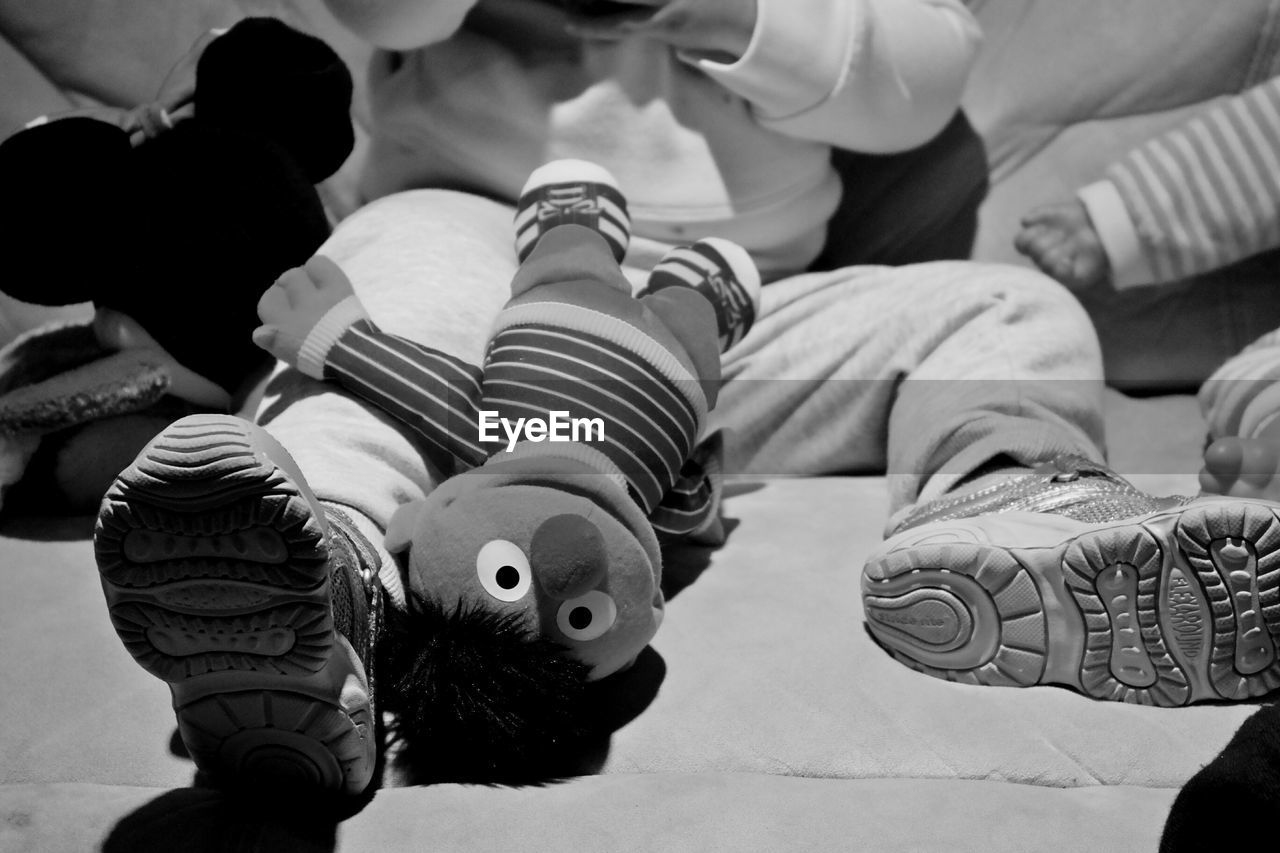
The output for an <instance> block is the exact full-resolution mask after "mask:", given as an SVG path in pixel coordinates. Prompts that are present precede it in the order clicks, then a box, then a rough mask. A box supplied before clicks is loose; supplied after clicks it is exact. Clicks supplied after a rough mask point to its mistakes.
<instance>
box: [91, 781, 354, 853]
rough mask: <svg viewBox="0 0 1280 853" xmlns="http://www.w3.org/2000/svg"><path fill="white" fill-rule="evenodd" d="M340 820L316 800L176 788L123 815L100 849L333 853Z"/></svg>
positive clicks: (111, 852) (110, 852) (115, 852)
mask: <svg viewBox="0 0 1280 853" xmlns="http://www.w3.org/2000/svg"><path fill="white" fill-rule="evenodd" d="M337 840H338V821H337V820H336V819H335V818H334V817H333V816H332V814H331V813H326V810H325V808H324V807H323V806H322V805H321V804H319V803H313V804H310V805H306V804H296V805H293V806H288V805H284V804H282V803H281V801H280V800H279V799H278V798H272V797H266V796H263V797H259V798H249V797H243V796H236V795H233V794H230V793H228V792H225V791H221V790H218V789H216V788H208V787H192V788H178V789H175V790H172V791H168V792H166V793H164V794H161V795H160V796H159V797H156V798H155V799H154V800H152V801H151V802H149V803H147V804H145V805H144V806H142V807H141V808H139V809H136V810H135V811H133V812H132V813H130V814H128V815H126V816H125V817H124V818H122V819H121V820H120V822H119V823H117V824H116V825H115V827H114V828H113V829H112V830H111V832H110V833H109V834H108V835H107V837H106V839H104V840H103V843H102V853H258V851H262V853H332V851H334V850H336V849H337Z"/></svg>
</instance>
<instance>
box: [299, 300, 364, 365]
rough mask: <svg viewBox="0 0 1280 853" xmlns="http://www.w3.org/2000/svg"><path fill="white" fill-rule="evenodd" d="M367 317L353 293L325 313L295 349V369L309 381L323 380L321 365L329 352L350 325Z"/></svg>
mask: <svg viewBox="0 0 1280 853" xmlns="http://www.w3.org/2000/svg"><path fill="white" fill-rule="evenodd" d="M368 316H369V313H368V312H367V311H365V309H364V304H363V303H362V302H361V301H360V300H359V298H357V297H356V296H355V295H354V294H353V295H351V296H348V297H347V298H346V299H344V300H342V301H341V302H339V303H338V304H337V305H335V306H333V307H332V308H330V309H329V310H328V311H326V312H325V314H324V316H323V317H321V318H320V322H318V323H316V324H315V326H313V327H312V329H311V331H310V332H308V333H307V338H306V340H304V341H303V342H302V347H301V348H300V349H299V350H298V369H299V370H301V371H302V372H303V373H305V374H306V375H307V376H310V377H311V378H312V379H324V362H325V358H326V357H327V356H328V355H329V350H331V349H333V345H334V344H336V343H337V342H338V339H339V338H341V337H342V333H343V332H345V331H346V330H347V329H348V328H349V327H350V326H351V325H352V324H353V323H355V322H357V321H359V320H363V319H366V318H367V317H368Z"/></svg>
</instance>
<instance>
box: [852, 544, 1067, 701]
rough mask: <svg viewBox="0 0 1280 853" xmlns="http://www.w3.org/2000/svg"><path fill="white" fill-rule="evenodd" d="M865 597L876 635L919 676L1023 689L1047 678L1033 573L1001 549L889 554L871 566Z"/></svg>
mask: <svg viewBox="0 0 1280 853" xmlns="http://www.w3.org/2000/svg"><path fill="white" fill-rule="evenodd" d="M862 598H863V609H864V612H865V614H866V620H867V626H868V628H869V629H870V631H871V634H872V636H873V637H874V638H875V639H876V641H877V642H879V643H880V645H882V646H883V647H884V648H885V649H886V650H888V651H889V653H890V654H891V655H892V656H893V657H894V658H896V659H897V660H898V661H899V662H901V663H903V664H905V665H906V666H908V667H911V668H912V669H915V670H917V671H919V672H923V673H926V674H928V675H932V676H934V677H937V678H945V679H947V680H949V681H959V682H962V683H966V684H982V685H991V686H996V685H1001V686H1019V687H1026V686H1029V685H1032V684H1038V683H1040V680H1041V678H1042V676H1043V675H1044V672H1045V665H1046V660H1047V652H1046V649H1047V644H1046V623H1045V608H1044V602H1043V601H1042V599H1041V595H1040V592H1039V590H1038V589H1037V587H1036V583H1035V581H1034V580H1033V579H1032V577H1031V575H1030V573H1029V572H1027V570H1026V569H1025V568H1024V567H1023V565H1022V564H1021V563H1019V562H1018V560H1016V559H1015V558H1014V557H1013V555H1011V554H1010V553H1009V552H1008V551H1006V550H1004V549H1002V548H997V547H992V546H988V545H982V544H976V543H947V544H935V545H930V544H922V545H919V546H917V547H914V548H910V549H904V550H901V551H890V552H889V553H887V554H884V555H883V556H881V557H880V558H878V559H876V560H874V561H873V562H871V563H868V565H867V567H866V570H865V571H864V573H863V579H862Z"/></svg>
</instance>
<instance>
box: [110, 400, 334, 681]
mask: <svg viewBox="0 0 1280 853" xmlns="http://www.w3.org/2000/svg"><path fill="white" fill-rule="evenodd" d="M278 463H279V464H278ZM292 465H293V463H292V460H289V459H288V455H287V454H286V453H285V451H284V450H283V448H281V447H280V446H279V445H278V444H276V443H275V442H274V440H272V439H271V438H270V436H268V435H267V434H266V433H265V432H263V431H262V430H261V429H259V428H257V427H255V426H253V425H252V424H249V423H247V422H245V421H241V420H239V419H237V418H233V417H222V416H212V415H196V416H192V417H188V418H184V419H182V420H180V421H178V422H176V423H174V424H173V425H171V426H170V427H169V428H168V429H166V430H165V431H164V432H163V433H161V434H160V435H159V436H157V437H156V438H155V439H154V440H153V441H152V442H151V443H150V444H148V445H147V446H146V447H145V448H144V449H143V450H142V452H141V453H140V454H139V455H138V457H137V459H136V460H135V461H134V463H133V464H132V465H131V466H130V467H129V468H127V469H125V471H123V472H122V473H121V474H120V476H119V477H118V478H117V479H116V481H115V483H114V484H113V485H112V487H111V488H110V489H109V490H108V492H107V494H106V496H105V498H104V499H103V503H102V506H101V509H100V511H99V515H98V522H97V526H96V528H95V531H94V550H95V555H96V558H97V563H98V569H99V573H100V575H101V580H102V588H103V592H104V594H105V596H106V600H107V606H108V609H109V612H110V616H111V621H112V624H113V625H114V626H115V629H116V632H117V634H118V635H119V636H120V639H121V640H122V641H123V643H124V645H125V648H126V649H128V651H129V653H130V654H132V655H133V657H134V659H135V660H137V661H138V663H139V664H140V665H141V666H142V667H143V668H144V669H146V670H147V671H148V672H150V673H152V674H153V675H155V676H157V677H159V678H161V679H163V680H164V681H167V682H169V683H170V684H176V683H180V682H182V681H184V680H186V679H189V678H194V677H198V676H202V675H205V674H208V673H217V672H223V671H231V672H243V673H265V674H304V673H311V672H316V671H318V670H319V669H320V668H321V667H322V666H324V663H325V661H326V659H327V658H328V656H329V651H330V648H329V647H330V645H331V644H332V637H333V634H334V632H333V620H332V616H331V614H330V606H329V582H328V568H327V564H328V547H327V543H326V536H327V527H326V525H325V521H324V514H323V511H322V509H321V508H320V506H319V504H318V503H316V501H315V498H314V497H313V496H312V495H311V494H310V491H309V490H307V488H306V486H305V481H303V480H302V479H301V475H300V474H297V475H294V476H291V474H290V472H287V471H286V470H285V468H284V467H282V466H288V467H292Z"/></svg>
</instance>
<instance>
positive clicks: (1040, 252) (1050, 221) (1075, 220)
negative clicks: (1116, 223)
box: [1013, 199, 1111, 290]
mask: <svg viewBox="0 0 1280 853" xmlns="http://www.w3.org/2000/svg"><path fill="white" fill-rule="evenodd" d="M1013 245H1014V248H1016V249H1017V250H1018V251H1019V252H1021V253H1022V254H1024V255H1026V256H1027V257H1029V258H1030V259H1031V260H1032V261H1034V262H1035V265H1036V266H1037V267H1039V268H1040V269H1041V271H1042V272H1044V273H1046V274H1048V275H1051V276H1053V277H1054V278H1056V279H1057V280H1058V281H1060V282H1062V283H1063V284H1065V285H1066V286H1067V287H1068V288H1069V289H1070V290H1085V289H1087V288H1090V287H1093V286H1094V285H1097V284H1100V283H1101V282H1103V281H1106V280H1107V279H1108V278H1110V276H1111V264H1110V262H1109V261H1108V260H1107V252H1106V249H1104V248H1103V246H1102V240H1101V239H1099V237H1098V232H1097V230H1096V229H1095V228H1094V227H1093V221H1092V220H1090V219H1089V212H1088V210H1086V209H1085V206H1084V202H1082V201H1080V200H1079V199H1072V200H1071V201H1068V202H1062V203H1059V204H1050V205H1045V206H1043V207H1037V208H1035V209H1034V210H1032V211H1031V212H1030V213H1028V214H1027V215H1026V216H1024V217H1023V218H1022V230H1021V231H1020V232H1018V235H1017V236H1016V237H1015V238H1014V241H1013Z"/></svg>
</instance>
